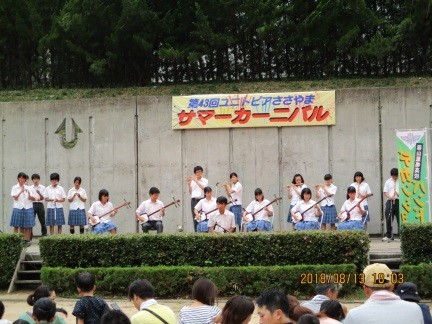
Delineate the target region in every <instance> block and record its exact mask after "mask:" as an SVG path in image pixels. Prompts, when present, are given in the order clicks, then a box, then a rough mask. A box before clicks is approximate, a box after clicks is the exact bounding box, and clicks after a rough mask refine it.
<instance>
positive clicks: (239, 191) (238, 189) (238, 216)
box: [229, 181, 243, 229]
mask: <svg viewBox="0 0 432 324" xmlns="http://www.w3.org/2000/svg"><path fill="white" fill-rule="evenodd" d="M231 190H234V192H232V193H231V194H230V196H231V199H232V201H233V202H232V204H231V206H230V208H229V211H230V212H232V213H233V214H234V217H235V221H236V225H238V227H239V229H240V226H241V223H242V210H243V209H242V196H243V186H242V185H241V183H240V182H239V181H237V182H236V183H235V184H232V183H231ZM236 199H237V200H236Z"/></svg>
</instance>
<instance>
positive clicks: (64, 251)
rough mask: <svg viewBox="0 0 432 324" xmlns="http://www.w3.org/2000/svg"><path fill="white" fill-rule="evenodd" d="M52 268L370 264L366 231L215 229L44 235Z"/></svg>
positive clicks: (43, 250) (43, 248)
mask: <svg viewBox="0 0 432 324" xmlns="http://www.w3.org/2000/svg"><path fill="white" fill-rule="evenodd" d="M40 251H41V256H42V259H43V260H44V265H46V266H49V267H66V268H75V267H83V268H89V267H113V266H116V267H135V266H158V265H165V266H183V265H190V266H198V267H213V266H250V265H253V266H274V265H296V264H348V263H354V264H355V265H356V267H357V269H358V270H362V269H363V268H364V266H366V264H367V257H368V251H369V238H368V236H367V235H366V234H365V233H364V232H362V231H343V232H340V231H332V232H322V231H303V232H284V233H282V232H281V233H270V234H267V233H266V234H262V233H250V234H242V235H209V234H162V235H143V234H124V235H116V236H106V235H91V234H89V235H61V236H52V237H44V238H41V239H40Z"/></svg>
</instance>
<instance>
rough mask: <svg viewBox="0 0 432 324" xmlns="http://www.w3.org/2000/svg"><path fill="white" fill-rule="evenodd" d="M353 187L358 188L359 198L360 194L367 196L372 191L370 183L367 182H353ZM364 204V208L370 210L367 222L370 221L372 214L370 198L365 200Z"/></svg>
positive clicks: (357, 194)
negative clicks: (369, 203)
mask: <svg viewBox="0 0 432 324" xmlns="http://www.w3.org/2000/svg"><path fill="white" fill-rule="evenodd" d="M351 187H354V188H355V189H356V196H357V198H360V195H362V196H366V195H370V194H371V193H372V191H371V189H370V187H369V185H368V184H367V183H366V182H360V184H358V183H357V182H353V183H351ZM363 204H364V209H365V210H366V211H367V212H368V213H367V216H366V222H369V221H370V214H369V205H368V198H366V199H364V200H363Z"/></svg>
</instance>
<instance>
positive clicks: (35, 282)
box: [15, 279, 42, 285]
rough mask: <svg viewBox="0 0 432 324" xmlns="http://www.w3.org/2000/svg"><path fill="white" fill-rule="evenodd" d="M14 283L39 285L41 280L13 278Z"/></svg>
mask: <svg viewBox="0 0 432 324" xmlns="http://www.w3.org/2000/svg"><path fill="white" fill-rule="evenodd" d="M15 284H17V285H33V284H34V285H40V284H42V280H36V279H33V280H15Z"/></svg>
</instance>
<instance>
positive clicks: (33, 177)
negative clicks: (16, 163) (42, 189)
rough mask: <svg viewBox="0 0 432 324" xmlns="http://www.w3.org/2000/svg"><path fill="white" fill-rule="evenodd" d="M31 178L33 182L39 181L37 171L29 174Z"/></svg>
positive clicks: (36, 183) (37, 182)
mask: <svg viewBox="0 0 432 324" xmlns="http://www.w3.org/2000/svg"><path fill="white" fill-rule="evenodd" d="M31 180H32V181H33V184H35V185H38V184H39V181H40V176H39V174H37V173H33V174H32V176H31Z"/></svg>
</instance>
